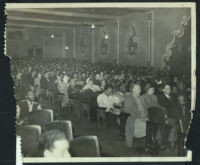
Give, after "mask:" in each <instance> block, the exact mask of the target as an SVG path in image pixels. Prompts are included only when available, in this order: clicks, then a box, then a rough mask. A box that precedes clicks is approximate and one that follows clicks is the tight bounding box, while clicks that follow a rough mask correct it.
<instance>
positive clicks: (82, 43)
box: [80, 32, 87, 54]
mask: <svg viewBox="0 0 200 165" xmlns="http://www.w3.org/2000/svg"><path fill="white" fill-rule="evenodd" d="M86 48H87V43H86V37H85V34H84V33H83V32H81V35H80V53H81V54H86Z"/></svg>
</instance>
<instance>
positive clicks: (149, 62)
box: [146, 12, 152, 66]
mask: <svg viewBox="0 0 200 165" xmlns="http://www.w3.org/2000/svg"><path fill="white" fill-rule="evenodd" d="M146 33H147V66H152V13H151V12H148V13H147V26H146Z"/></svg>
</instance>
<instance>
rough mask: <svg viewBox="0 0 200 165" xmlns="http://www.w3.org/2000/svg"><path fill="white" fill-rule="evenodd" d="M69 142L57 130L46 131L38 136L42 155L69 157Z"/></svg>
mask: <svg viewBox="0 0 200 165" xmlns="http://www.w3.org/2000/svg"><path fill="white" fill-rule="evenodd" d="M68 150H69V142H68V140H67V139H66V136H65V134H64V133H62V132H60V131H59V130H51V131H47V132H45V133H44V134H42V135H41V137H40V152H41V155H42V156H44V157H71V155H70V153H69V151H68Z"/></svg>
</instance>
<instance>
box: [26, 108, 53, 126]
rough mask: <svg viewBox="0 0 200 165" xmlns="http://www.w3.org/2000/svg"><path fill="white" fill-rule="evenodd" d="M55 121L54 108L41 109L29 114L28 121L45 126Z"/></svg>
mask: <svg viewBox="0 0 200 165" xmlns="http://www.w3.org/2000/svg"><path fill="white" fill-rule="evenodd" d="M52 121H53V110H50V109H46V110H39V111H35V112H32V113H30V114H29V116H28V123H29V124H32V125H40V126H43V125H44V124H46V123H50V122H52Z"/></svg>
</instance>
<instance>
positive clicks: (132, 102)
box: [124, 84, 146, 148]
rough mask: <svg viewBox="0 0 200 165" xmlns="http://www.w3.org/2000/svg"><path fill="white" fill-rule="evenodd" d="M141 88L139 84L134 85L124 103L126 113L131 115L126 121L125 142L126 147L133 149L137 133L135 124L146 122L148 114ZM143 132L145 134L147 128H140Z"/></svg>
mask: <svg viewBox="0 0 200 165" xmlns="http://www.w3.org/2000/svg"><path fill="white" fill-rule="evenodd" d="M140 93H141V87H140V85H139V84H133V87H132V92H131V94H130V95H129V96H128V97H127V98H126V100H125V103H124V112H126V113H129V114H130V116H129V117H128V119H127V121H126V128H125V140H126V146H127V147H129V148H131V147H133V137H134V136H136V135H134V132H135V126H136V125H135V123H136V120H139V121H142V120H143V121H144V122H146V121H145V118H146V114H145V110H144V107H143V105H142V101H141V96H140ZM140 130H141V131H143V133H144V134H145V132H146V127H145V128H140Z"/></svg>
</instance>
